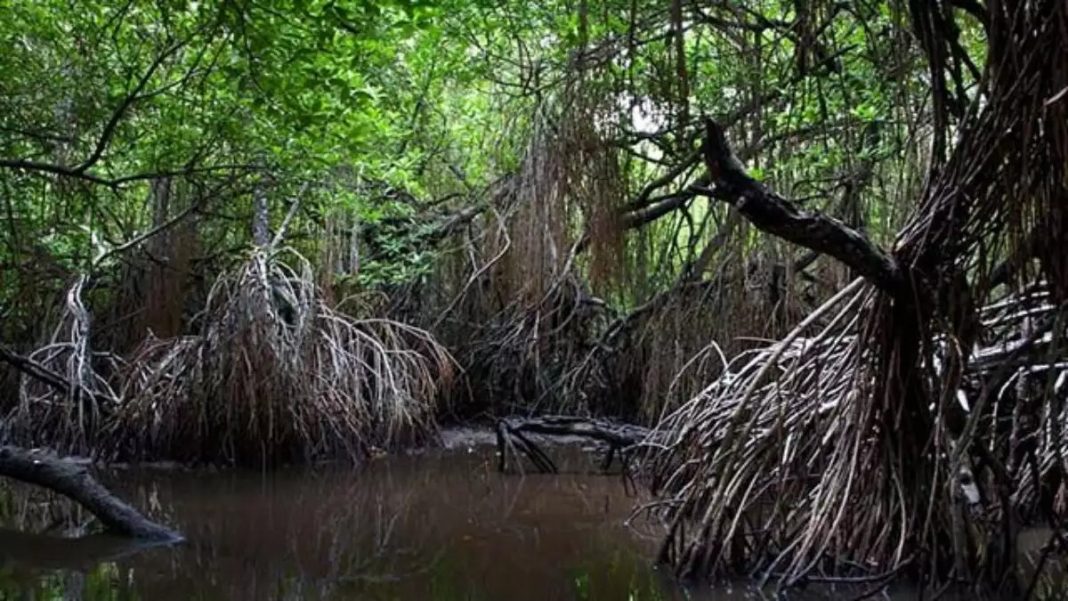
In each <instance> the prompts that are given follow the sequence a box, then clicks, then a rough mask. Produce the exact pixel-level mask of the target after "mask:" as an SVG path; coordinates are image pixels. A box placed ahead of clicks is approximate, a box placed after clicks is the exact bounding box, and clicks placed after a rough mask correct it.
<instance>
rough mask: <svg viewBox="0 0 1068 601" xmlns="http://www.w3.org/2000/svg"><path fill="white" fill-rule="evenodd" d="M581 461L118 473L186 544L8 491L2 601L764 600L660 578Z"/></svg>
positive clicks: (449, 455) (451, 459) (129, 492)
mask: <svg viewBox="0 0 1068 601" xmlns="http://www.w3.org/2000/svg"><path fill="white" fill-rule="evenodd" d="M570 455H573V456H571V457H570V458H569V463H570V468H571V469H572V470H574V471H575V472H576V473H572V474H564V475H559V476H541V475H527V476H526V477H518V476H501V475H499V474H497V472H496V471H495V463H494V459H493V457H492V452H491V451H489V450H480V451H476V452H473V453H467V452H462V451H447V452H446V451H443V452H435V453H428V454H424V455H419V456H412V457H391V458H388V459H383V460H378V461H375V462H373V463H372V464H371V465H369V466H367V467H366V468H362V469H359V470H353V469H348V468H341V467H331V468H322V469H309V468H304V469H301V470H288V471H287V470H283V471H280V472H275V473H270V474H261V473H258V472H237V471H206V470H198V471H180V470H177V471H155V472H148V471H144V472H117V473H115V474H113V475H112V477H111V478H110V481H111V484H112V485H113V486H114V488H115V489H116V490H117V491H119V492H121V493H122V494H124V495H125V496H126V497H127V498H130V499H131V500H133V501H135V502H136V503H137V504H138V505H139V506H140V507H147V508H150V510H151V512H152V513H153V514H154V515H156V516H157V517H160V518H161V519H163V520H164V521H165V522H167V523H169V524H172V525H175V526H177V527H178V528H179V529H180V530H181V531H182V532H183V533H184V534H185V535H186V536H187V537H188V539H189V542H188V543H186V544H184V545H180V546H177V547H155V548H143V547H141V546H138V545H137V544H135V543H131V542H129V541H125V540H122V539H116V538H113V537H109V536H105V535H100V534H91V533H89V532H88V531H87V529H86V525H87V524H89V523H90V522H91V520H89V519H88V518H87V517H86V516H85V515H83V514H82V513H81V512H80V511H78V510H77V509H75V508H72V507H70V506H69V505H68V504H66V503H60V502H55V501H54V500H53V499H51V498H50V497H48V496H47V495H42V494H41V493H39V492H32V491H28V490H27V489H22V488H21V487H15V488H9V489H5V490H4V491H3V492H0V600H7V599H12V600H15V599H18V600H24V599H25V600H31V599H32V600H43V599H57V600H58V599H64V600H66V599H85V600H90V601H99V600H120V599H121V600H145V601H171V600H183V601H185V600H190V599H203V600H209V599H210V600H216V599H218V600H229V599H235V600H253V599H255V600H261V599H277V600H296V599H301V600H324V601H325V600H342V599H344V600H366V601H378V600H381V601H386V600H389V601H416V600H418V601H457V600H464V601H483V600H485V601H490V600H494V601H496V600H501V601H553V600H557V599H559V600H569V601H570V600H573V601H656V600H665V601H666V600H671V601H681V600H683V599H692V600H695V601H728V600H734V599H745V598H752V597H753V593H751V592H747V591H745V590H742V589H737V590H733V591H732V590H729V589H725V588H722V587H721V588H716V589H712V588H710V587H702V588H701V589H700V590H689V591H687V590H684V589H682V588H681V587H680V586H678V585H677V584H675V583H674V582H672V581H671V580H670V579H669V578H667V577H665V576H664V575H662V574H661V573H660V572H659V571H657V570H655V569H653V568H652V567H651V563H652V562H651V558H652V557H653V556H654V555H655V546H656V536H657V532H655V531H650V532H649V533H647V534H642V533H640V532H636V531H634V530H631V529H628V528H626V527H624V525H623V522H624V520H625V519H626V518H627V517H628V516H629V514H630V510H631V508H632V507H633V506H634V503H635V501H636V500H635V499H634V498H632V497H629V496H627V495H626V494H625V493H624V490H623V486H622V483H621V481H620V479H619V478H618V477H611V476H598V475H583V474H582V473H581V472H583V470H585V469H586V468H585V465H586V464H589V465H593V463H592V462H591V461H590V460H589V459H587V458H585V457H584V456H582V455H581V454H579V453H577V452H575V453H571V454H570ZM25 532H35V533H39V534H33V535H28V534H24V533H25ZM60 536H65V537H67V538H66V539H62V538H59V537H60ZM72 539H73V540H72ZM855 593H856V591H852V592H841V591H840V592H838V593H834V592H829V593H824V594H820V595H817V596H815V597H808V598H842V599H845V598H850V597H852V596H854V595H855ZM791 598H800V597H797V596H791ZM903 598H904V597H903Z"/></svg>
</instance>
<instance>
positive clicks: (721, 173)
mask: <svg viewBox="0 0 1068 601" xmlns="http://www.w3.org/2000/svg"><path fill="white" fill-rule="evenodd" d="M701 152H702V154H703V156H704V161H705V166H706V167H707V168H708V174H709V178H710V181H711V182H712V186H713V187H711V188H705V187H700V186H698V187H696V188H697V189H696V191H697V192H699V193H702V194H706V195H708V196H710V197H712V198H716V199H719V200H722V201H724V202H727V203H730V204H731V205H733V206H734V207H735V208H737V209H738V212H739V213H741V214H742V215H743V216H744V217H745V218H746V219H748V220H749V221H750V222H751V223H752V224H753V225H755V226H756V227H757V228H759V229H760V230H761V231H764V232H767V233H769V234H772V235H773V236H777V237H779V238H782V239H784V240H788V241H790V242H793V243H795V244H799V245H801V246H804V247H805V248H808V249H810V250H814V251H816V252H819V253H824V254H827V255H830V256H832V257H834V258H836V259H838V260H839V261H841V262H842V263H845V264H846V265H848V266H849V267H851V268H852V269H853V270H854V271H856V272H857V273H858V274H859V275H861V276H863V277H864V278H865V279H867V280H868V281H870V282H871V283H873V284H875V285H876V286H877V287H879V289H881V290H883V291H885V292H887V293H889V294H891V295H894V296H898V295H900V294H901V293H902V291H903V289H904V286H903V278H902V274H901V269H900V268H899V267H898V265H897V262H896V261H894V259H893V258H892V257H891V256H890V255H888V254H887V253H886V252H885V251H883V250H882V249H881V248H879V247H878V246H876V245H875V244H874V243H873V242H872V241H871V240H869V239H868V238H867V237H866V236H865V235H864V234H863V233H861V232H859V231H857V230H855V229H853V228H851V227H849V226H847V225H846V224H844V223H842V222H841V221H838V220H837V219H834V218H833V217H827V216H825V215H821V214H819V213H814V212H810V211H805V210H802V209H800V208H798V207H796V206H794V204H793V203H791V202H790V201H788V200H786V199H784V198H782V197H781V196H779V195H777V194H775V193H773V192H771V191H770V190H768V189H767V188H765V187H764V186H763V185H762V184H761V183H760V182H757V181H756V180H754V179H753V178H751V177H749V176H748V175H747V174H746V173H745V169H744V168H743V167H742V164H741V163H740V162H739V161H738V159H737V158H736V157H735V156H734V154H733V153H732V152H731V148H730V145H729V144H728V142H727V137H726V135H725V134H724V132H723V128H721V127H720V126H719V124H718V123H716V122H715V121H713V120H712V119H706V120H705V139H704V141H703V143H702V145H701Z"/></svg>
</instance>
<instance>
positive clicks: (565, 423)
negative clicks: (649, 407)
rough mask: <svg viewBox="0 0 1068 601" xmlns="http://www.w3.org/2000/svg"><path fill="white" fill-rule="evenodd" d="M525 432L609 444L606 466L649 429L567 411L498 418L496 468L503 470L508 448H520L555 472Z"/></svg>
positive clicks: (539, 465) (537, 464) (540, 467)
mask: <svg viewBox="0 0 1068 601" xmlns="http://www.w3.org/2000/svg"><path fill="white" fill-rule="evenodd" d="M527 434H537V435H539V436H549V437H565V436H574V437H580V438H588V439H591V440H595V441H597V442H602V443H605V444H607V445H608V454H607V455H606V456H605V461H604V463H603V464H602V466H601V468H602V469H605V470H607V469H608V468H609V466H611V464H612V460H613V459H614V458H615V456H616V454H617V453H619V454H620V456H621V459H622V457H623V456H624V454H625V453H626V452H627V451H628V450H629V449H631V448H632V447H634V446H635V445H637V444H639V443H641V442H643V441H644V440H646V438H647V437H648V436H649V430H648V429H646V428H643V427H641V426H635V425H632V424H621V423H616V422H610V421H607V420H597V419H589V418H582V417H571V416H566V415H546V416H542V417H529V418H505V419H502V420H499V421H498V422H497V451H498V452H499V453H500V461H499V463H498V469H499V470H500V471H502V472H503V471H505V470H506V469H507V466H508V451H509V449H511V450H512V452H513V453H516V449H517V448H518V449H519V450H521V451H523V453H524V454H525V455H526V456H527V458H528V459H530V461H531V462H532V463H533V464H534V466H535V467H537V468H538V471H539V472H541V473H551V474H555V473H556V472H557V471H558V470H557V468H556V464H555V463H553V461H552V460H551V459H550V458H549V456H548V455H546V454H545V452H544V451H542V450H541V449H540V448H539V447H538V446H537V445H536V444H535V443H534V442H533V441H531V440H530V438H528V437H527Z"/></svg>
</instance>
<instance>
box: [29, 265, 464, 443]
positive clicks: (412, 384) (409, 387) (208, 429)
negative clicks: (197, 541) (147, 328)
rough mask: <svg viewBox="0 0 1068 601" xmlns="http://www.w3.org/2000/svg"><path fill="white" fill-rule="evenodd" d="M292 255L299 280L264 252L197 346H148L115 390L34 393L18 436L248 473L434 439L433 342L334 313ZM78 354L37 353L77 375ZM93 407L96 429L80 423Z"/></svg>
mask: <svg viewBox="0 0 1068 601" xmlns="http://www.w3.org/2000/svg"><path fill="white" fill-rule="evenodd" d="M289 254H290V255H291V256H292V258H293V259H294V261H293V263H294V264H295V265H296V266H297V267H296V268H293V267H290V266H289V265H287V264H286V263H285V262H283V261H282V260H280V259H279V257H278V256H276V255H272V254H270V253H269V251H268V250H267V249H261V250H257V251H255V252H254V253H253V254H252V256H251V257H250V258H249V259H248V260H247V261H246V262H244V263H243V264H242V265H241V266H240V268H238V269H236V270H234V271H232V272H230V273H226V274H223V275H222V276H221V277H220V278H219V279H218V280H217V282H216V283H215V285H214V286H213V287H212V289H211V292H210V294H209V297H208V300H207V303H206V306H205V308H204V310H203V311H202V313H201V314H200V315H199V316H198V317H197V319H196V322H197V323H198V325H199V327H198V332H197V333H196V334H195V335H188V336H181V337H175V338H169V339H157V338H154V337H152V336H150V337H149V338H147V339H146V340H145V341H144V342H143V343H142V344H141V345H140V346H139V347H138V348H137V349H136V350H135V351H134V353H133V354H132V356H130V357H128V358H127V359H126V360H125V361H123V362H122V364H121V365H120V366H118V367H117V368H115V369H109V370H108V371H107V372H106V373H109V374H110V376H109V377H108V378H107V379H106V380H105V379H104V378H103V376H100V375H96V374H97V373H98V372H96V371H92V369H91V368H89V367H87V368H86V369H88V370H89V372H87V373H90V374H91V375H90V376H88V379H89V380H90V381H92V382H96V381H100V382H101V384H100V385H98V386H96V387H94V388H92V389H90V390H88V393H86V392H81V393H79V394H78V395H77V396H78V398H72V396H71V395H67V396H66V397H64V398H60V396H59V395H57V394H56V393H55V391H54V390H50V389H48V388H46V387H43V386H40V385H37V384H32V385H29V384H28V385H25V386H24V390H23V394H22V398H21V402H20V404H19V406H18V408H17V409H16V410H15V411H14V413H13V414H12V415H11V416H10V418H9V420H8V425H9V428H10V429H11V433H12V434H14V435H16V438H21V439H23V440H26V441H34V442H38V441H44V442H48V443H49V444H52V445H53V446H58V447H60V448H61V449H64V450H69V451H77V452H83V451H84V452H88V451H92V452H95V453H97V454H100V455H104V456H108V457H112V458H124V459H125V458H129V459H160V458H169V459H177V460H187V461H211V462H233V463H242V464H257V463H264V462H267V463H276V462H285V461H303V460H314V459H321V458H335V457H339V456H341V457H349V458H354V459H355V458H359V457H362V456H364V455H365V454H366V453H367V452H369V451H370V450H371V449H372V448H374V447H387V446H390V445H395V444H399V443H403V442H413V441H415V440H417V439H419V438H420V437H425V436H427V435H428V434H431V433H432V432H433V429H434V415H435V412H436V399H437V393H438V391H439V389H440V388H441V387H442V385H443V384H447V382H448V381H449V379H450V377H451V371H452V360H451V358H450V357H449V356H448V354H447V353H446V352H445V351H444V349H442V348H441V347H440V346H439V345H438V344H437V343H436V342H435V341H434V340H433V339H432V338H431V337H430V335H429V334H427V333H426V332H424V331H423V330H420V329H417V328H414V327H411V326H407V325H404V324H401V323H398V322H395V321H391V320H385V319H355V318H353V317H350V316H349V315H347V314H346V313H344V312H342V311H341V310H340V308H339V307H335V306H333V305H331V304H329V303H328V302H327V301H326V300H324V297H323V295H322V294H321V292H320V291H319V289H318V288H317V287H316V286H315V284H314V279H313V275H312V272H311V267H310V265H309V264H308V262H307V261H305V260H304V259H303V258H301V257H300V256H299V255H297V254H296V253H292V252H291V253H289ZM68 347H70V345H67V346H65V347H63V348H62V349H58V350H57V351H55V352H53V351H49V348H51V347H45V349H42V350H39V351H37V353H36V355H37V356H39V357H40V359H41V361H42V362H43V363H46V364H53V365H54V364H57V363H59V362H62V363H66V364H73V365H81V364H80V363H77V362H76V358H77V356H78V355H77V354H76V350H77V349H76V347H72V348H68ZM42 353H50V354H48V356H43V355H42ZM99 373H105V372H104V371H103V370H101V371H100V372H99ZM77 381H83V380H77ZM104 387H106V394H101V393H100V392H99V391H100V389H101V388H104ZM85 388H88V387H79V388H73V390H75V391H81V390H83V389H85ZM86 399H91V400H90V401H86ZM87 406H89V407H92V408H93V411H94V418H93V419H92V420H77V419H70V417H71V416H72V415H79V414H80V413H81V412H83V411H85V410H86V409H85V407H87Z"/></svg>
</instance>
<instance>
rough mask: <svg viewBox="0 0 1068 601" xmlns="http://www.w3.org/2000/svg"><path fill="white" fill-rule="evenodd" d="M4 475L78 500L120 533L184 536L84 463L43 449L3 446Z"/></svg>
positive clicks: (155, 537)
mask: <svg viewBox="0 0 1068 601" xmlns="http://www.w3.org/2000/svg"><path fill="white" fill-rule="evenodd" d="M0 475H2V476H7V477H9V478H14V479H16V480H21V481H23V482H28V483H30V484H36V485H38V486H43V487H45V488H47V489H50V490H54V491H56V492H58V493H60V494H62V495H65V496H67V497H70V498H71V499H73V500H74V501H77V502H78V503H79V504H81V505H82V506H83V507H85V508H86V509H88V510H89V511H90V512H92V514H93V515H95V516H96V517H97V519H99V520H100V522H101V523H102V524H104V526H105V527H106V528H107V529H108V530H110V531H111V532H114V533H116V534H121V535H124V536H131V537H134V538H140V539H145V540H158V541H174V542H177V541H179V540H181V536H180V535H179V534H178V533H176V532H174V531H173V530H171V529H170V528H167V527H165V526H161V525H160V524H157V523H155V522H153V521H151V520H149V519H148V518H146V517H145V516H144V515H142V514H141V512H139V511H137V510H136V509H134V508H133V507H131V506H130V505H127V504H126V503H125V502H123V501H122V500H120V499H119V498H117V497H116V496H114V495H112V494H111V493H110V492H109V491H108V490H107V489H106V488H104V487H103V486H102V485H101V484H100V483H99V482H97V481H96V480H95V479H94V478H93V477H92V476H91V475H90V474H89V470H88V469H86V467H85V465H83V464H82V463H79V462H76V461H71V460H68V459H61V458H59V457H57V456H56V455H54V454H52V453H50V452H48V451H42V450H27V449H22V448H19V447H12V446H3V447H0Z"/></svg>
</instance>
